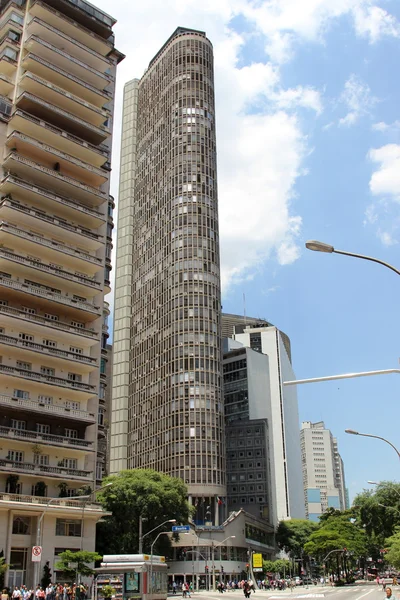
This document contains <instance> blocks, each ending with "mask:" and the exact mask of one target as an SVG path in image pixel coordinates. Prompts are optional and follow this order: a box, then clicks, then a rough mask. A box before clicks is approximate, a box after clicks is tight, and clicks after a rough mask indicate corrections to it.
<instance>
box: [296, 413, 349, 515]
mask: <svg viewBox="0 0 400 600" xmlns="http://www.w3.org/2000/svg"><path fill="white" fill-rule="evenodd" d="M300 440H301V453H302V465H303V485H304V499H305V503H306V516H307V519H310V521H318V517H319V516H320V515H321V514H322V513H323V512H325V511H326V510H327V509H328V508H336V509H340V510H344V509H345V508H348V500H347V495H346V486H345V477H344V465H343V461H342V459H341V456H340V454H339V451H338V445H337V440H336V439H335V438H334V437H333V436H332V433H331V432H330V430H329V429H326V428H325V424H324V422H323V421H319V422H318V423H311V422H310V421H305V422H304V423H303V424H302V428H301V432H300Z"/></svg>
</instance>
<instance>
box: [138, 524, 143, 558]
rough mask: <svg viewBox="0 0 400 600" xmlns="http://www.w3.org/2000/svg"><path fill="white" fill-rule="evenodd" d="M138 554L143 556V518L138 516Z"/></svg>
mask: <svg viewBox="0 0 400 600" xmlns="http://www.w3.org/2000/svg"><path fill="white" fill-rule="evenodd" d="M139 554H143V517H142V515H139Z"/></svg>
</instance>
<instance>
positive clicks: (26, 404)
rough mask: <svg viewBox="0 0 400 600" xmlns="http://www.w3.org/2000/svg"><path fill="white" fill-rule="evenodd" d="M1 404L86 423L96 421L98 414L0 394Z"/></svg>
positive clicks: (15, 408) (14, 408)
mask: <svg viewBox="0 0 400 600" xmlns="http://www.w3.org/2000/svg"><path fill="white" fill-rule="evenodd" d="M0 406H3V407H11V408H12V409H13V410H18V411H19V412H20V413H21V412H22V411H24V412H25V411H27V412H34V413H40V414H42V415H43V414H47V415H52V416H54V417H57V416H61V417H62V418H63V419H72V420H74V421H76V420H78V421H83V422H85V423H95V422H96V416H95V415H94V414H93V413H89V412H87V411H85V410H76V409H72V408H71V409H69V408H65V406H59V405H57V404H44V403H43V402H38V401H37V400H25V399H23V398H13V397H11V396H5V395H3V394H1V395H0Z"/></svg>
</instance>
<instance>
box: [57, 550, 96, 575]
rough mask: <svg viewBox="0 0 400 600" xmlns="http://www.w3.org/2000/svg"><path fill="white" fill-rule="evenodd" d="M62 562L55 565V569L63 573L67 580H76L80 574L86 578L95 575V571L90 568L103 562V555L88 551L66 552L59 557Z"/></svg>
mask: <svg viewBox="0 0 400 600" xmlns="http://www.w3.org/2000/svg"><path fill="white" fill-rule="evenodd" d="M59 557H60V560H59V561H58V562H57V563H56V564H55V568H56V569H57V570H59V571H61V572H62V574H63V577H64V578H65V579H69V580H72V579H75V574H76V573H79V574H80V575H83V576H84V577H88V576H89V575H93V573H94V571H93V569H92V567H90V566H89V564H90V563H94V562H96V561H97V560H101V558H102V557H101V555H100V554H97V552H88V551H86V550H79V551H78V552H74V551H73V550H65V551H64V552H61V554H60V555H59Z"/></svg>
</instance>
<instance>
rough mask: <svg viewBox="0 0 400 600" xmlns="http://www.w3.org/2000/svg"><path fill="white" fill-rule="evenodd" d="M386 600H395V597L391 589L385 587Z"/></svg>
mask: <svg viewBox="0 0 400 600" xmlns="http://www.w3.org/2000/svg"><path fill="white" fill-rule="evenodd" d="M386 600H395V596H394V594H393V592H392V588H391V587H387V588H386Z"/></svg>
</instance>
